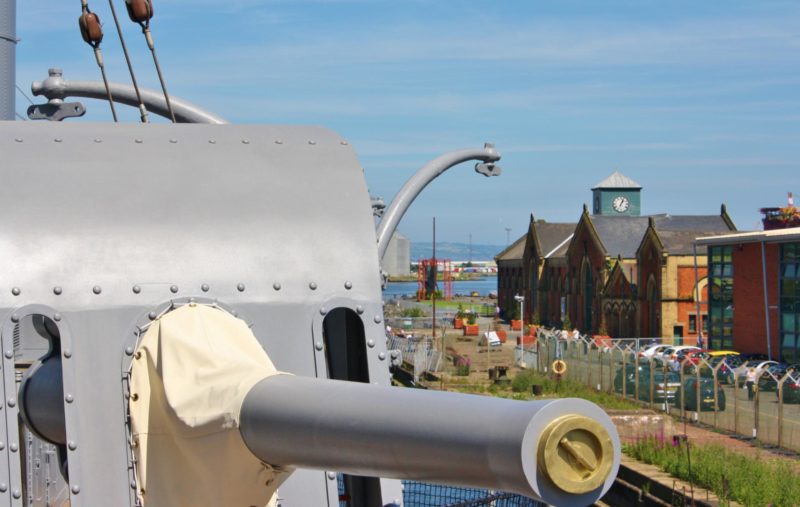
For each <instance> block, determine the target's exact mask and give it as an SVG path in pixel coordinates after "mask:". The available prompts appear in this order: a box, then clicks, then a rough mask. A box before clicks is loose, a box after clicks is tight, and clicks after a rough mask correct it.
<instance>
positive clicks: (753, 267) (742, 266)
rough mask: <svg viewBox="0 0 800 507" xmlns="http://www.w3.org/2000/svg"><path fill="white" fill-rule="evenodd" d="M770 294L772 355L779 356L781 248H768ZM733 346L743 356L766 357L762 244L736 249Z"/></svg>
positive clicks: (768, 287)
mask: <svg viewBox="0 0 800 507" xmlns="http://www.w3.org/2000/svg"><path fill="white" fill-rule="evenodd" d="M765 253H766V261H767V262H766V264H767V294H768V296H769V306H770V309H769V317H770V323H769V325H770V334H771V335H772V355H773V357H778V355H779V348H778V347H779V340H778V331H779V328H778V317H779V315H780V310H779V308H778V304H779V303H780V301H779V299H778V296H779V294H778V290H779V289H778V285H779V284H778V277H779V273H778V269H779V265H780V246H779V245H775V244H771V245H770V244H768V245H766V247H765ZM733 305H734V306H733V308H734V310H733V345H734V348H735V349H736V350H737V351H739V352H743V353H762V354H766V353H767V341H766V340H767V331H766V322H765V319H764V282H763V278H762V271H761V244H760V243H750V244H744V245H741V246H738V245H734V247H733Z"/></svg>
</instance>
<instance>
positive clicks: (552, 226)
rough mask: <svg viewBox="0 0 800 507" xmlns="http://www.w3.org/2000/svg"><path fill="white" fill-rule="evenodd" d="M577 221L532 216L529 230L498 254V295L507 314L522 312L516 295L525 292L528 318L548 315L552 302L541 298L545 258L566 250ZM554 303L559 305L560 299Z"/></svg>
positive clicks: (548, 259) (550, 260)
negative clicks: (556, 220) (563, 221)
mask: <svg viewBox="0 0 800 507" xmlns="http://www.w3.org/2000/svg"><path fill="white" fill-rule="evenodd" d="M574 229H575V224H570V223H550V222H545V221H544V220H538V221H537V220H536V219H535V218H534V217H533V215H531V217H530V223H529V225H528V232H527V233H526V234H525V235H524V236H522V237H520V238H519V239H518V240H517V241H515V242H514V243H512V244H511V245H510V246H509V247H508V248H506V249H505V250H503V251H502V252H500V253H499V254H497V257H495V260H496V262H497V280H498V283H497V299H498V303H497V304H498V306H499V307H500V309H501V311H502V312H503V315H514V314H515V313H516V312H518V311H519V310H518V308H519V303H517V302H516V301H515V300H514V296H515V295H525V306H524V310H525V321H526V322H530V321H531V319H534V318H536V319H538V318H539V315H544V314H545V313H544V312H543V311H542V308H545V309H546V308H547V307H548V302H542V301H540V299H541V295H542V294H543V292H542V290H541V286H542V282H541V278H542V276H543V273H544V271H545V262H552V261H555V260H556V259H557V258H558V257H557V255H558V254H559V252H561V253H562V258H563V253H564V252H566V247H565V246H566V245H567V244H568V243H569V239H570V238H571V237H572V231H573V230H574ZM553 304H555V307H556V308H557V307H558V301H557V300H556V301H555V302H554V303H553Z"/></svg>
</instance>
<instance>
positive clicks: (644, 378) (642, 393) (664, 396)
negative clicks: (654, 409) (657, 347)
mask: <svg viewBox="0 0 800 507" xmlns="http://www.w3.org/2000/svg"><path fill="white" fill-rule="evenodd" d="M639 368H640V370H639V399H640V400H642V401H650V368H649V367H646V366H640V367H639ZM680 386H681V377H680V375H678V374H677V373H675V372H672V371H668V372H664V371H663V370H659V369H655V370H653V400H652V401H653V402H654V403H664V402H671V401H672V399H673V398H674V397H675V392H676V391H678V389H679V388H680Z"/></svg>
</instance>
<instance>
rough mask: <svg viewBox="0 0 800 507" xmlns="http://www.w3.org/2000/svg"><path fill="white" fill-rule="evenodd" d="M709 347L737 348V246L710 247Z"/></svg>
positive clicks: (721, 348)
mask: <svg viewBox="0 0 800 507" xmlns="http://www.w3.org/2000/svg"><path fill="white" fill-rule="evenodd" d="M708 274H709V275H708V276H709V278H708V281H709V283H708V288H709V291H708V294H709V301H708V315H709V318H710V321H711V322H710V327H709V329H708V344H709V348H711V349H715V350H725V349H732V348H733V248H732V247H730V246H712V247H709V248H708Z"/></svg>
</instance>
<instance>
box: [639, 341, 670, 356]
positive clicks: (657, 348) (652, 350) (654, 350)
mask: <svg viewBox="0 0 800 507" xmlns="http://www.w3.org/2000/svg"><path fill="white" fill-rule="evenodd" d="M668 347H670V345H664V344H663V343H662V344H659V345H650V346H649V347H647V348H646V349H644V350H643V351H641V352H639V357H641V358H645V359H653V356H655V355H656V354H659V355H660V354H661V352H663V351H664V349H666V348H668Z"/></svg>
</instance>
